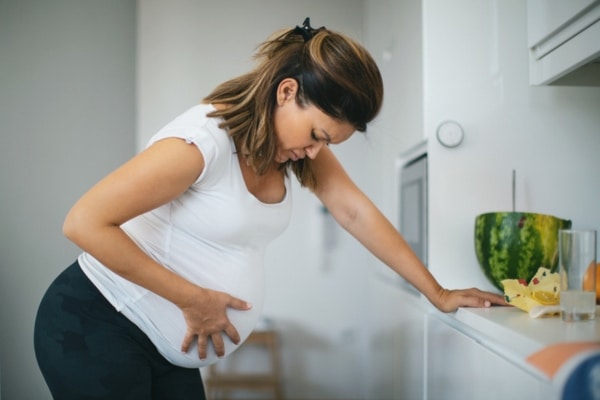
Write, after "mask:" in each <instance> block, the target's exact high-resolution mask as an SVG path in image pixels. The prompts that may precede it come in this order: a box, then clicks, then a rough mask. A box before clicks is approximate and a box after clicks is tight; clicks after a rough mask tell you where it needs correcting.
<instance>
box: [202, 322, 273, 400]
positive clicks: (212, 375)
mask: <svg viewBox="0 0 600 400" xmlns="http://www.w3.org/2000/svg"><path fill="white" fill-rule="evenodd" d="M250 346H252V347H256V348H260V349H262V351H267V358H268V360H269V363H270V370H269V371H267V372H253V371H249V372H242V371H233V370H228V369H224V368H223V365H222V364H226V363H217V364H213V365H211V366H210V367H208V372H209V375H208V376H206V377H205V378H204V383H205V385H206V394H207V398H208V399H209V400H216V399H227V398H228V396H229V394H230V393H231V392H232V391H235V390H238V391H239V390H244V391H256V392H263V396H264V392H270V393H271V394H272V397H266V398H273V399H275V400H282V399H283V394H282V390H281V381H280V380H281V376H280V361H279V342H278V337H277V332H276V331H274V330H272V329H268V330H259V331H255V332H252V333H251V334H250V336H249V337H248V338H247V339H246V341H245V342H244V343H243V345H242V346H241V347H240V348H239V349H238V350H237V351H236V352H235V353H234V354H232V355H231V356H230V357H228V359H226V360H224V361H230V360H229V359H233V358H235V357H243V356H244V354H243V350H244V349H246V348H249V347H250ZM221 395H222V396H223V397H221ZM263 396H261V397H260V398H261V399H264V398H265V397H263ZM244 398H247V397H244Z"/></svg>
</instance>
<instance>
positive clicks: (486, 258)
mask: <svg viewBox="0 0 600 400" xmlns="http://www.w3.org/2000/svg"><path fill="white" fill-rule="evenodd" d="M569 228H571V221H570V220H565V219H561V218H557V217H554V216H552V215H546V214H538V213H527V212H508V211H507V212H490V213H485V214H480V215H478V216H477V217H476V218H475V253H476V255H477V261H478V262H479V266H480V267H481V270H482V271H483V273H484V275H485V276H486V277H487V279H488V280H489V281H490V282H491V283H492V284H493V285H494V286H495V287H496V288H498V289H499V290H501V291H502V290H503V287H502V283H501V282H502V280H504V279H523V280H524V281H526V282H529V280H530V279H531V278H532V277H533V276H534V275H535V273H536V272H537V270H538V269H539V268H540V267H542V268H547V269H549V270H550V271H552V272H554V271H555V270H556V268H557V266H558V231H559V230H560V229H569Z"/></svg>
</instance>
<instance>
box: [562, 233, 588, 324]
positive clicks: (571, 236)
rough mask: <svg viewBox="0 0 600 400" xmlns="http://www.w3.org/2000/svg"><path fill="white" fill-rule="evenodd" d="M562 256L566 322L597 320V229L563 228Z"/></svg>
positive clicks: (563, 303) (563, 309)
mask: <svg viewBox="0 0 600 400" xmlns="http://www.w3.org/2000/svg"><path fill="white" fill-rule="evenodd" d="M558 257H559V273H560V286H561V289H560V314H561V317H562V319H563V321H586V320H593V319H594V318H595V313H596V231H595V230H585V231H584V230H572V229H568V230H561V231H559V232H558Z"/></svg>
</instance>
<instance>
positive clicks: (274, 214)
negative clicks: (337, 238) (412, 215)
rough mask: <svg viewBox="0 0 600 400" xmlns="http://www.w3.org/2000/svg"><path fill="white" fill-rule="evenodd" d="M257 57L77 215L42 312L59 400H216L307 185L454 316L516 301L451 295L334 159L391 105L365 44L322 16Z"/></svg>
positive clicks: (473, 293)
mask: <svg viewBox="0 0 600 400" xmlns="http://www.w3.org/2000/svg"><path fill="white" fill-rule="evenodd" d="M256 58H257V61H258V65H257V66H256V68H255V69H254V70H253V71H251V72H249V73H247V74H245V75H242V76H240V77H237V78H235V79H232V80H229V81H227V82H225V83H223V84H221V85H219V86H218V87H217V88H216V89H215V90H214V91H213V92H212V93H211V94H209V95H208V96H207V97H206V98H205V99H204V102H203V103H202V104H198V105H195V106H193V107H191V108H190V109H189V110H187V111H185V112H184V113H183V114H181V115H180V116H179V117H177V118H176V119H175V120H174V121H172V122H171V123H169V124H167V125H166V126H165V127H164V128H163V129H161V130H160V131H159V132H158V133H157V134H156V135H155V136H154V137H152V139H151V140H150V142H149V144H148V146H147V148H146V149H145V150H144V151H142V152H141V153H140V154H138V155H136V156H135V157H134V158H133V159H132V160H130V161H129V162H127V163H126V164H124V165H123V166H121V167H120V168H118V169H117V170H116V171H114V172H112V173H111V174H109V175H108V176H107V177H105V178H104V179H102V180H101V181H100V182H99V183H97V184H96V185H95V186H93V187H92V188H91V189H90V190H89V191H88V192H87V193H85V194H84V195H83V196H82V197H81V199H80V200H79V201H78V202H77V203H76V204H75V205H74V206H73V208H72V209H71V210H70V212H69V213H68V215H67V217H66V220H65V223H64V232H65V235H66V236H67V237H68V238H69V239H70V240H72V241H73V242H74V243H75V244H77V245H78V246H79V247H80V248H81V249H82V250H83V253H82V254H81V255H80V256H79V257H78V259H77V261H76V262H75V263H74V264H73V265H71V266H70V267H68V268H67V269H66V270H65V271H64V272H63V273H62V274H61V275H60V276H59V277H58V278H57V279H56V280H55V281H54V282H53V283H52V285H51V286H50V288H49V289H48V291H47V293H46V295H45V296H44V298H43V299H42V302H41V304H40V307H39V311H38V315H37V319H36V326H35V335H34V339H35V350H36V356H37V360H38V364H39V366H40V369H41V371H42V373H43V375H44V378H45V379H46V382H47V384H48V386H49V388H50V390H51V392H52V394H53V396H54V397H55V398H57V399H88V398H94V399H144V400H147V399H202V398H204V389H203V385H202V379H201V377H200V373H199V370H198V368H199V367H201V366H205V365H208V364H210V363H213V362H215V361H217V360H218V358H220V357H223V356H226V355H228V354H230V353H231V352H232V351H233V350H234V349H235V348H236V347H237V346H239V344H240V343H242V342H243V340H244V339H245V338H246V337H247V336H248V335H249V334H250V332H251V331H252V329H253V327H254V325H255V324H256V322H257V321H258V319H259V317H260V312H261V307H262V302H263V280H264V277H263V259H264V251H265V247H266V245H267V243H269V241H271V240H272V239H273V238H275V237H276V236H277V235H279V234H280V233H281V232H282V231H283V230H284V229H285V227H286V226H287V224H288V221H289V219H290V213H291V207H292V204H291V200H292V196H291V193H290V190H291V184H290V179H291V176H295V178H296V179H298V180H299V182H300V183H301V185H302V186H304V187H305V188H307V189H308V190H311V191H312V192H313V193H314V194H315V195H316V196H317V197H318V198H319V199H320V200H321V201H322V203H323V204H324V206H325V207H327V209H328V210H329V211H330V212H331V214H332V215H333V216H334V218H335V219H336V221H337V222H338V223H339V224H340V225H341V226H342V227H344V228H345V229H346V230H347V231H348V232H350V233H351V234H352V235H354V236H355V237H356V238H357V239H358V240H359V241H360V242H361V243H362V244H363V245H364V246H366V247H367V248H368V249H369V250H370V251H371V252H372V253H373V254H374V255H375V256H377V257H379V258H380V259H381V260H383V261H384V262H385V263H386V264H387V265H389V267H390V268H392V269H393V270H394V271H396V272H397V273H399V274H401V275H403V276H404V277H405V278H406V279H407V280H408V281H410V282H411V283H412V284H413V285H414V286H415V287H416V288H417V289H419V290H420V291H421V292H422V293H423V294H424V295H425V296H426V297H427V298H428V299H429V300H430V301H431V302H432V303H433V304H434V305H435V306H436V307H438V308H439V309H440V310H442V311H453V310H455V309H456V308H457V307H460V306H489V305H490V304H492V303H500V304H504V301H503V299H502V297H501V296H498V295H495V294H491V293H487V292H481V291H479V290H477V289H468V290H454V291H451V290H446V289H444V288H442V287H441V286H440V285H439V284H438V283H437V281H436V280H435V279H434V278H433V277H432V276H431V275H430V274H429V272H428V270H427V269H426V268H425V267H424V266H423V265H422V264H421V263H420V262H419V260H418V259H417V257H415V255H414V254H413V253H412V252H411V250H410V248H409V247H408V246H407V244H406V243H405V241H404V240H403V238H402V236H401V235H400V234H399V233H398V232H397V231H396V230H395V229H394V228H393V226H392V225H391V224H390V223H389V222H388V221H387V220H386V219H385V218H384V216H383V215H382V214H381V213H380V212H379V211H378V210H377V209H376V207H375V206H374V205H373V203H372V202H371V201H369V199H368V198H367V197H366V196H365V195H364V194H363V193H362V192H361V191H360V190H359V189H358V188H357V187H356V186H355V185H354V183H353V182H352V181H351V180H350V178H349V177H348V175H347V174H346V173H345V172H344V169H343V168H342V166H341V165H340V164H339V163H338V161H337V160H336V158H335V156H334V154H333V152H332V151H331V150H330V149H329V148H328V146H329V145H330V144H338V143H341V142H343V141H345V140H346V139H348V138H349V137H350V136H351V135H352V134H353V133H354V132H355V131H361V132H363V131H365V130H366V125H367V123H368V122H370V121H371V120H372V119H373V118H374V117H375V116H376V115H377V113H378V112H379V109H380V107H381V103H382V98H383V83H382V80H381V76H380V73H379V70H378V68H377V66H376V64H375V63H374V61H373V59H372V58H371V56H370V55H369V54H368V53H367V51H366V50H365V49H364V48H363V47H361V46H360V45H359V44H357V43H356V42H354V41H352V40H351V39H349V38H348V37H346V36H344V35H341V34H339V33H336V32H333V31H330V30H328V29H325V28H319V29H313V28H312V27H311V26H310V24H309V21H308V19H307V20H306V21H305V23H304V25H303V26H301V27H300V26H297V27H295V28H293V29H288V30H284V31H282V32H278V33H276V34H274V35H273V36H272V37H271V38H269V39H268V40H267V41H266V42H264V43H263V44H262V45H261V47H259V49H258V51H257V54H256Z"/></svg>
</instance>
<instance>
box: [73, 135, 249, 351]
mask: <svg viewBox="0 0 600 400" xmlns="http://www.w3.org/2000/svg"><path fill="white" fill-rule="evenodd" d="M203 169H204V158H203V157H202V153H200V152H199V151H198V149H197V148H196V146H194V145H191V144H188V143H186V142H185V141H184V140H181V139H176V138H171V139H164V140H161V141H158V142H156V143H155V144H153V145H152V146H150V147H149V148H148V149H146V150H145V151H143V152H141V153H140V154H139V155H137V156H135V157H134V158H133V159H131V160H130V161H128V162H127V163H125V164H124V165H123V166H121V167H120V168H118V169H117V170H115V171H114V172H112V173H111V174H109V175H108V176H107V177H105V178H104V179H102V180H101V181H100V182H98V183H97V184H96V185H95V186H94V187H92V188H91V189H90V190H89V191H88V192H87V193H85V194H84V195H83V196H82V197H81V199H80V200H79V201H77V203H75V205H74V206H73V208H72V209H71V210H70V211H69V213H68V215H67V217H66V219H65V222H64V226H63V231H64V233H65V235H66V236H67V237H68V238H69V239H70V240H72V241H73V242H74V243H75V244H77V245H78V246H79V247H81V248H82V249H83V250H84V251H86V252H88V253H90V254H91V255H92V256H94V257H95V258H97V259H98V260H99V261H100V262H101V263H103V264H104V265H105V266H106V267H108V268H110V269H111V270H112V271H114V272H115V273H117V274H119V275H121V276H122V277H124V278H125V279H127V280H130V281H132V282H134V283H136V284H138V285H140V286H143V287H144V288H146V289H148V290H150V291H152V292H154V293H156V294H158V295H160V296H162V297H164V298H165V299H167V300H169V301H171V302H172V303H174V304H176V305H177V306H178V307H179V308H180V309H181V310H182V312H183V314H184V317H185V319H186V323H187V328H188V330H187V332H186V335H185V338H184V342H183V345H182V350H183V351H187V349H188V348H189V346H190V345H191V343H192V341H193V340H194V338H195V337H197V340H198V349H199V350H198V351H199V356H200V358H205V357H206V349H207V346H208V340H209V338H210V339H211V340H212V342H213V346H214V347H215V351H216V353H217V354H218V355H223V352H224V346H223V341H222V338H221V332H223V331H225V333H226V334H227V335H228V336H229V337H230V338H231V340H232V341H233V342H234V343H237V342H239V340H240V338H239V335H238V332H237V330H236V329H235V327H234V326H233V325H232V324H231V323H230V322H229V320H228V319H227V316H226V313H225V310H226V308H227V307H233V308H236V309H240V310H247V309H248V308H249V307H250V306H249V305H248V304H246V303H245V302H243V301H241V300H239V299H235V298H233V297H231V296H229V295H227V294H225V293H221V292H215V291H211V290H208V289H203V288H201V287H199V286H197V285H194V284H193V283H191V282H189V281H187V280H185V279H183V278H182V277H181V276H179V275H177V274H175V273H174V272H172V271H170V270H168V269H166V268H164V267H163V266H162V265H160V264H158V263H157V262H156V261H154V260H153V259H152V258H151V257H149V256H148V255H147V254H146V253H145V252H144V251H142V250H141V249H140V248H139V247H138V246H137V245H136V244H135V243H134V242H133V240H131V239H130V238H129V236H128V235H127V234H126V233H125V232H124V231H123V230H122V229H121V228H120V226H121V224H123V223H124V222H126V221H128V220H130V219H131V218H133V217H136V216H138V215H140V214H143V213H145V212H147V211H150V210H152V209H154V208H156V207H158V206H160V205H163V204H165V203H167V202H169V201H171V200H173V199H175V198H176V197H178V196H179V195H181V194H182V193H183V192H184V191H185V190H186V189H187V188H188V187H190V185H192V183H193V182H194V181H195V180H196V179H197V178H198V176H199V175H200V173H201V172H202V171H203Z"/></svg>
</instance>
